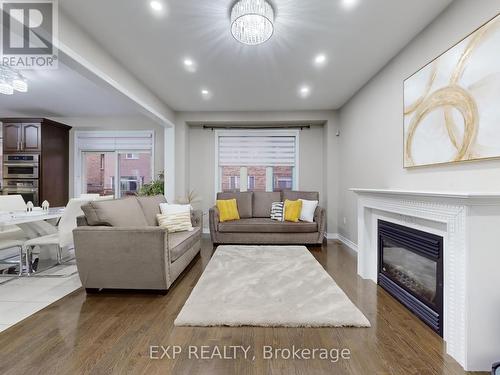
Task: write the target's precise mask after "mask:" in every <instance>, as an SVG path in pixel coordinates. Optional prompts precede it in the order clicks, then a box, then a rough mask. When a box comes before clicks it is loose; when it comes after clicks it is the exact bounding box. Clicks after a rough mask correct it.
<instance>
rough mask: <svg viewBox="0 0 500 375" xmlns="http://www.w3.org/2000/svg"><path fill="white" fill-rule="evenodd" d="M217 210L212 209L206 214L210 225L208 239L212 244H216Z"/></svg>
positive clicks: (215, 208)
mask: <svg viewBox="0 0 500 375" xmlns="http://www.w3.org/2000/svg"><path fill="white" fill-rule="evenodd" d="M219 221H220V220H219V209H218V208H217V207H215V206H214V207H212V208H211V209H210V211H209V213H208V222H209V224H210V237H211V238H212V242H214V243H215V242H216V232H217V229H218V228H219Z"/></svg>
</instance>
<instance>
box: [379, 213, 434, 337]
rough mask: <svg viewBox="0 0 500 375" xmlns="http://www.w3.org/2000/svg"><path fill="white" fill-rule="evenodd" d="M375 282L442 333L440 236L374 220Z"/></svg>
mask: <svg viewBox="0 0 500 375" xmlns="http://www.w3.org/2000/svg"><path fill="white" fill-rule="evenodd" d="M378 257H379V258H378V260H379V265H378V283H379V285H380V286H381V287H382V288H384V289H385V290H386V291H387V292H389V293H390V294H391V295H392V296H393V297H395V298H396V299H397V300H399V302H401V303H402V304H403V305H405V306H406V307H407V308H408V309H409V310H410V311H412V312H413V313H414V314H415V315H417V316H418V317H419V318H420V319H422V320H423V321H424V322H425V323H426V324H428V325H429V326H430V327H431V328H432V329H433V330H435V331H436V332H437V333H439V334H440V335H442V334H443V322H442V314H443V238H442V237H440V236H437V235H435V234H433V233H427V232H423V231H420V230H417V229H414V228H409V227H406V226H402V225H399V224H396V223H391V222H387V221H384V220H379V221H378Z"/></svg>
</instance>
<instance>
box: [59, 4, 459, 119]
mask: <svg viewBox="0 0 500 375" xmlns="http://www.w3.org/2000/svg"><path fill="white" fill-rule="evenodd" d="M163 1H164V4H165V6H166V7H167V8H168V9H167V12H165V14H164V15H163V16H159V15H157V14H154V13H153V11H152V10H151V8H150V6H149V0H105V1H103V0H85V1H82V0H60V1H59V4H60V6H62V7H63V9H64V11H65V13H67V14H68V15H69V16H70V17H71V18H72V19H73V20H74V21H75V22H77V23H78V24H79V25H80V27H82V28H83V29H84V30H85V31H86V32H87V33H88V34H90V36H91V37H93V38H94V39H95V40H96V41H97V42H98V43H100V44H101V45H102V46H103V47H104V48H105V49H106V50H107V51H109V53H111V54H112V55H113V56H114V57H115V58H116V59H117V60H118V61H120V62H121V63H122V64H123V65H124V66H125V67H126V68H127V69H128V70H129V71H130V72H131V73H132V74H134V75H135V76H136V77H138V78H139V79H140V80H141V81H142V82H143V83H144V84H145V85H147V86H148V87H149V88H150V89H151V90H152V91H153V92H154V93H156V94H157V95H158V96H159V97H160V98H161V99H162V100H163V101H164V102H165V103H166V104H167V105H169V106H170V107H172V108H173V109H174V110H177V111H256V110H317V109H335V108H338V107H340V106H342V105H343V104H344V103H345V102H346V101H347V100H348V99H349V98H350V97H351V96H352V95H353V94H354V93H355V92H356V91H357V90H359V88H360V87H362V86H363V85H364V84H365V83H366V82H367V81H368V80H369V79H370V78H371V77H372V76H373V75H374V74H375V73H376V72H377V71H379V70H380V69H381V68H382V67H383V66H384V65H385V64H386V63H387V62H388V61H389V60H390V59H391V58H392V57H393V56H394V55H395V54H396V53H397V52H398V51H400V50H401V48H403V47H404V46H405V45H406V44H407V43H408V42H409V41H410V40H411V39H412V38H413V37H415V36H416V35H417V34H418V33H419V32H420V31H421V30H422V29H423V28H424V27H425V26H426V25H427V24H429V23H430V22H431V21H432V20H433V19H434V18H435V17H436V16H437V15H438V14H439V13H440V12H441V11H442V10H443V9H444V8H445V7H446V6H447V5H448V4H449V3H451V1H452V0H418V1H410V0H407V1H401V0H377V1H374V0H359V2H358V4H357V6H355V7H353V8H352V9H345V7H343V6H342V2H343V1H344V0H302V1H299V0H274V1H272V3H273V5H274V8H275V10H276V13H277V16H276V23H275V34H274V36H273V37H272V38H271V40H269V41H268V42H267V43H265V44H263V45H260V46H253V47H251V46H244V45H242V44H239V43H238V42H236V41H235V40H234V39H233V38H232V36H231V34H230V32H229V7H230V5H231V4H232V1H231V0H163ZM319 52H323V53H325V54H326V55H327V56H328V63H327V65H326V66H324V67H323V68H322V69H317V68H315V67H313V64H312V61H313V58H314V56H315V55H316V54H317V53H319ZM186 57H190V58H192V59H194V60H195V61H196V62H197V65H198V69H197V71H196V72H195V73H189V72H187V71H186V70H185V69H184V67H183V64H182V61H183V59H184V58H186ZM302 84H307V85H309V86H310V87H311V95H310V96H309V97H308V98H307V99H303V98H301V97H299V96H298V94H297V91H298V88H299V86H300V85H302ZM202 88H207V89H209V90H210V91H211V93H212V97H211V98H210V99H208V100H207V99H203V98H202V95H201V94H200V91H201V89H202ZM61 90H64V87H61ZM85 98H87V96H85V95H83V96H82V100H85Z"/></svg>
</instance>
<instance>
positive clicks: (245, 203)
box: [217, 191, 253, 219]
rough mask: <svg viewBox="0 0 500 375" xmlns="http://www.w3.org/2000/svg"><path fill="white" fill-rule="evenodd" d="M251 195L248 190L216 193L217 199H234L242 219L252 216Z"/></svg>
mask: <svg viewBox="0 0 500 375" xmlns="http://www.w3.org/2000/svg"><path fill="white" fill-rule="evenodd" d="M252 197H253V193H252V192H250V191H249V192H244V193H239V192H235V193H231V192H227V193H217V200H227V199H236V204H237V205H238V213H239V214H240V218H242V219H243V218H250V217H252Z"/></svg>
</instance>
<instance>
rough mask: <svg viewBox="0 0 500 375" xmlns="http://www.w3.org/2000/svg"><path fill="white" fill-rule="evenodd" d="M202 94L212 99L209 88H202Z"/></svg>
mask: <svg viewBox="0 0 500 375" xmlns="http://www.w3.org/2000/svg"><path fill="white" fill-rule="evenodd" d="M201 95H202V96H203V98H204V99H210V98H211V97H212V93H211V92H210V90H207V89H201Z"/></svg>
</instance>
